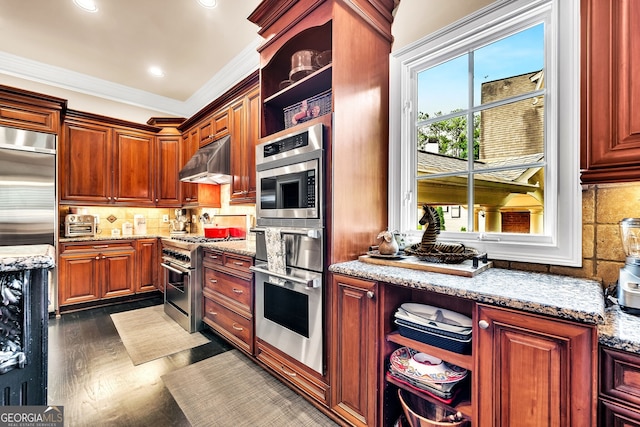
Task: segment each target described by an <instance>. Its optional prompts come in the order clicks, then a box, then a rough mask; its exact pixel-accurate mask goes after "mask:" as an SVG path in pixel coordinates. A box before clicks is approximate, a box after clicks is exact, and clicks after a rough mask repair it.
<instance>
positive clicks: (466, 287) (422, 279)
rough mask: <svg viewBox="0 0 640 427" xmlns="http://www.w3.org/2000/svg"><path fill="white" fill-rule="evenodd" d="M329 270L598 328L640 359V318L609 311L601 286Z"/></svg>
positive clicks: (393, 270)
mask: <svg viewBox="0 0 640 427" xmlns="http://www.w3.org/2000/svg"><path fill="white" fill-rule="evenodd" d="M329 270H330V271H332V272H335V273H341V274H346V275H349V276H355V277H359V278H363V279H370V280H378V281H382V282H385V283H392V284H394V285H399V286H408V287H412V288H416V289H423V290H426V291H432V292H437V293H442V294H447V295H453V296H458V297H461V298H468V299H472V300H475V301H478V302H483V303H488V304H493V305H498V306H502V307H509V308H515V309H518V310H522V311H525V312H531V313H539V314H545V315H549V316H554V317H558V318H562V319H567V320H574V321H578V322H583V323H589V324H595V325H597V328H598V342H599V343H600V344H602V345H606V346H609V347H612V348H615V349H618V350H624V351H628V352H632V353H640V316H634V315H632V314H628V313H625V312H624V311H622V310H621V309H620V307H619V306H618V305H617V304H616V305H612V306H611V307H607V308H605V302H604V294H603V292H602V289H601V286H600V283H598V282H597V281H594V280H587V279H579V278H574V277H567V276H559V275H553V274H544V273H532V272H525V271H517V270H504V269H499V268H490V269H488V270H486V271H484V272H482V273H480V274H478V275H476V276H475V277H473V278H468V277H459V276H452V275H447V274H440V273H429V272H425V271H417V270H411V269H406V268H398V267H386V266H379V265H372V264H366V263H363V262H360V261H349V262H344V263H339V264H334V265H332V266H330V267H329Z"/></svg>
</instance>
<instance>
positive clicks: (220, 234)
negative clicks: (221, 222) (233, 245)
mask: <svg viewBox="0 0 640 427" xmlns="http://www.w3.org/2000/svg"><path fill="white" fill-rule="evenodd" d="M204 237H207V238H209V239H226V238H227V237H229V227H215V226H214V227H211V226H206V225H205V227H204Z"/></svg>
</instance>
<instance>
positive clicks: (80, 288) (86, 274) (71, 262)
mask: <svg viewBox="0 0 640 427" xmlns="http://www.w3.org/2000/svg"><path fill="white" fill-rule="evenodd" d="M59 264H60V266H59V271H58V289H59V290H58V297H59V300H60V305H65V304H76V303H81V302H86V301H94V300H96V299H98V298H99V297H100V282H99V280H100V271H99V265H100V260H99V255H98V254H97V253H80V254H72V255H65V254H62V255H60V263H59Z"/></svg>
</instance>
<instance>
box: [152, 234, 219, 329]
mask: <svg viewBox="0 0 640 427" xmlns="http://www.w3.org/2000/svg"><path fill="white" fill-rule="evenodd" d="M221 240H228V239H209V238H206V237H202V236H193V235H180V236H171V238H169V239H166V238H165V239H162V240H161V244H162V262H161V264H160V266H161V267H162V269H163V276H162V280H163V285H164V312H165V313H166V314H167V315H168V316H169V317H171V318H172V319H173V320H175V321H176V322H177V323H178V324H179V325H180V326H182V328H184V329H185V330H186V331H187V332H196V331H199V330H200V329H202V304H203V302H202V246H201V244H203V243H209V242H217V241H221Z"/></svg>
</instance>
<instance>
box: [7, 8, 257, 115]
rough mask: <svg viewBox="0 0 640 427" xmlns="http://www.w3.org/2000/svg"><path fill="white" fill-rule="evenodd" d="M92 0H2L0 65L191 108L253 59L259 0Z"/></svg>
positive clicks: (85, 89) (60, 82) (109, 93)
mask: <svg viewBox="0 0 640 427" xmlns="http://www.w3.org/2000/svg"><path fill="white" fill-rule="evenodd" d="M95 2H96V4H97V6H98V8H99V10H98V12H97V13H88V12H85V11H83V10H81V9H79V8H78V7H76V6H75V5H74V3H73V1H72V0H0V34H2V36H1V37H0V73H4V74H7V75H12V76H17V77H21V78H26V79H29V80H33V81H39V82H42V83H46V84H50V85H53V86H58V87H63V88H65V89H71V90H75V91H78V92H82V93H87V94H91V95H96V96H102V97H105V98H110V99H116V100H121V101H124V102H127V103H131V104H135V105H139V106H142V107H146V108H151V109H155V110H158V111H164V112H167V113H169V114H174V115H181V116H185V117H188V116H190V115H191V114H193V113H194V112H196V111H197V110H199V109H200V108H201V107H203V106H204V105H206V104H207V103H208V102H210V101H211V100H212V99H215V97H216V96H217V95H220V94H222V93H223V92H224V91H225V90H226V89H228V88H230V87H231V86H233V84H235V83H236V82H238V81H239V80H241V79H242V78H243V77H245V76H246V75H248V74H250V73H251V72H252V71H253V70H255V69H257V67H258V53H257V51H256V47H257V46H258V43H259V37H258V35H257V30H258V28H257V27H256V26H255V25H254V24H253V23H251V22H249V21H248V20H247V17H248V16H249V14H251V12H252V11H253V10H254V9H255V8H256V7H257V6H258V4H259V3H260V0H218V6H217V7H216V8H214V9H204V8H202V7H201V6H200V5H199V4H198V3H197V1H196V0H164V1H157V0H95ZM152 65H155V66H159V67H161V68H162V69H163V70H164V72H165V76H164V77H160V78H159V77H153V76H151V75H150V74H149V73H148V68H149V67H150V66H152Z"/></svg>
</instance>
